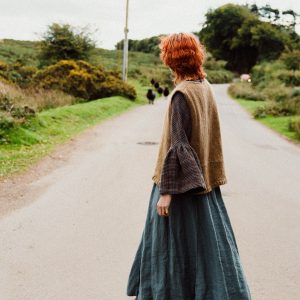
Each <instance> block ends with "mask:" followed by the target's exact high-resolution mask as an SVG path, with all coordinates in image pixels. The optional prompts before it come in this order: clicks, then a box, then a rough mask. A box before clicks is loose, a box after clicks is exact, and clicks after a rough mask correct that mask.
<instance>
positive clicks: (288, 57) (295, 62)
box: [280, 50, 300, 70]
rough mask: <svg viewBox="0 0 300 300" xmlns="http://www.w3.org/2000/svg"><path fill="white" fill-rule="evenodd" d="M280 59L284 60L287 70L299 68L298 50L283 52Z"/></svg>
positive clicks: (299, 51) (299, 56)
mask: <svg viewBox="0 0 300 300" xmlns="http://www.w3.org/2000/svg"><path fill="white" fill-rule="evenodd" d="M280 59H281V60H282V61H283V62H284V64H285V65H286V67H287V68H288V69H289V70H299V69H300V50H294V51H289V52H284V53H282V55H281V56H280Z"/></svg>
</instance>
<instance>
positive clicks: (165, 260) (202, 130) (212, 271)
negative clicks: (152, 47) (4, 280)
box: [127, 33, 251, 300]
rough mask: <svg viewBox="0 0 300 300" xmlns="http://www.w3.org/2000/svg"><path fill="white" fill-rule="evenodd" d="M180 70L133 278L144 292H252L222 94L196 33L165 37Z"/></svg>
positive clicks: (234, 297) (208, 299)
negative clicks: (233, 207) (230, 197)
mask: <svg viewBox="0 0 300 300" xmlns="http://www.w3.org/2000/svg"><path fill="white" fill-rule="evenodd" d="M159 46H160V50H161V53H160V57H161V59H162V61H163V62H164V64H165V65H167V66H168V67H169V68H170V69H171V70H172V72H173V73H174V75H175V79H174V83H175V88H174V90H173V91H172V93H171V94H170V95H169V97H170V98H169V99H170V102H169V106H168V110H167V112H166V114H165V119H164V126H163V132H162V137H161V142H160V147H159V152H158V157H157V162H156V166H155V171H154V175H153V177H152V179H153V181H154V183H153V187H152V192H151V196H150V202H149V207H148V213H147V218H146V223H145V227H144V230H143V234H142V238H141V241H140V244H139V247H138V250H137V252H136V255H135V258H134V261H133V265H132V268H131V271H130V274H129V278H128V283H127V295H128V296H136V299H138V300H154V299H157V300H249V299H251V296H250V292H249V288H248V285H247V281H246V278H245V274H244V272H243V269H242V265H241V262H240V258H239V253H238V248H237V244H236V240H235V237H234V233H233V230H232V227H231V223H230V220H229V217H228V215H227V211H226V208H225V206H224V202H223V198H222V194H221V189H220V185H223V184H225V183H227V178H226V175H225V171H224V161H223V152H222V142H221V133H220V124H219V117H218V111H217V106H216V101H215V98H214V94H213V92H212V90H211V86H210V84H209V83H208V81H207V80H206V79H205V76H206V75H205V73H204V71H203V67H202V66H203V62H204V48H203V46H202V45H201V43H200V42H199V40H198V38H197V37H196V36H195V35H193V34H187V33H179V34H172V35H169V36H166V37H162V38H161V42H160V45H159Z"/></svg>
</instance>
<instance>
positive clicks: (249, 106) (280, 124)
mask: <svg viewBox="0 0 300 300" xmlns="http://www.w3.org/2000/svg"><path fill="white" fill-rule="evenodd" d="M233 99H234V100H235V101H237V102H238V103H239V104H240V105H241V106H242V107H244V108H245V109H246V110H247V111H248V112H249V113H250V114H252V113H253V112H254V111H255V109H256V108H257V107H260V106H263V105H265V102H264V101H254V100H247V99H235V98H233ZM297 118H299V116H284V117H274V116H266V117H265V118H259V119H256V120H258V121H259V122H261V123H262V124H264V125H266V126H268V127H270V128H271V129H273V130H275V131H276V132H278V133H280V134H282V135H283V136H285V137H288V138H290V139H292V140H294V141H298V142H300V138H298V137H297V136H296V133H295V132H292V131H290V130H289V127H288V124H289V122H290V121H291V120H294V119H297Z"/></svg>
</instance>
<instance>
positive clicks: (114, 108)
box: [0, 81, 147, 180]
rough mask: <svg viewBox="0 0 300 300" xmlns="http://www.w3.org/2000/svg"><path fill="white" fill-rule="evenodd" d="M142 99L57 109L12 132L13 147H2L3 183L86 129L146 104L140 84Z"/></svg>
mask: <svg viewBox="0 0 300 300" xmlns="http://www.w3.org/2000/svg"><path fill="white" fill-rule="evenodd" d="M132 83H134V85H135V86H136V89H137V94H138V97H137V99H136V101H130V100H128V99H127V98H123V97H119V96H116V97H109V98H102V99H99V100H95V101H90V102H86V103H79V104H75V105H71V106H63V107H57V108H54V109H49V110H46V111H42V112H40V113H38V114H37V116H36V117H35V118H33V119H32V120H31V121H30V122H29V123H28V124H27V125H22V126H19V127H17V128H15V129H13V130H11V131H9V133H8V134H9V138H10V140H11V141H12V143H11V144H7V145H0V180H1V179H3V178H7V177H8V176H10V175H14V174H18V173H21V172H22V171H24V170H26V169H27V168H28V167H29V166H30V165H32V164H34V163H36V162H37V161H38V160H40V159H41V158H42V157H44V156H45V155H46V154H49V153H50V152H51V150H53V149H54V148H55V146H56V145H58V144H62V143H64V142H66V141H68V140H69V139H70V138H71V137H74V136H76V135H77V134H78V133H80V132H82V131H83V130H85V129H87V128H89V127H91V126H93V125H95V124H98V123H100V122H101V121H103V120H105V119H108V118H110V117H113V116H117V115H119V114H121V113H122V112H124V111H126V110H128V109H131V108H133V107H136V106H139V105H143V104H146V103H147V102H146V99H145V96H144V95H145V93H146V89H147V88H146V87H143V86H141V85H140V84H138V83H137V82H135V81H134V82H132Z"/></svg>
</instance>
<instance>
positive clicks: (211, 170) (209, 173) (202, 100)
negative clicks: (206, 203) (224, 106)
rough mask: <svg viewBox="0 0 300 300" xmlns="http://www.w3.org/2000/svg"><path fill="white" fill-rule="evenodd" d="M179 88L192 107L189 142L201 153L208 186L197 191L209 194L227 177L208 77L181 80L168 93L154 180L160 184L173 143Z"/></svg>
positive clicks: (200, 156)
mask: <svg viewBox="0 0 300 300" xmlns="http://www.w3.org/2000/svg"><path fill="white" fill-rule="evenodd" d="M176 91H180V92H182V93H183V94H184V96H185V99H186V101H187V104H188V106H189V109H190V113H191V118H192V120H191V122H192V132H191V139H190V145H191V146H192V147H193V148H194V150H195V151H196V153H197V155H198V158H199V160H200V163H201V167H202V171H203V175H204V180H205V184H206V189H205V190H204V191H202V192H198V193H196V194H204V193H208V192H210V191H211V190H212V188H213V187H216V186H219V185H223V184H225V183H227V178H226V175H225V170H224V161H223V152H222V139H221V132H220V122H219V116H218V110H217V105H216V101H215V97H214V94H213V92H212V89H211V85H210V83H209V82H208V81H207V80H206V79H204V80H203V81H202V82H200V81H187V80H185V81H181V82H180V83H179V84H178V85H177V86H176V87H175V88H174V90H173V91H172V93H171V94H170V95H169V98H168V101H169V106H168V108H167V111H166V114H165V118H164V125H163V130H162V136H161V140H160V145H159V151H158V157H157V161H156V166H155V171H154V175H153V177H152V180H153V181H154V182H155V183H156V184H157V185H160V178H161V173H162V167H163V162H164V159H165V157H166V155H167V152H168V150H169V149H170V146H171V137H170V120H171V100H172V96H173V95H174V93H175V92H176Z"/></svg>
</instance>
